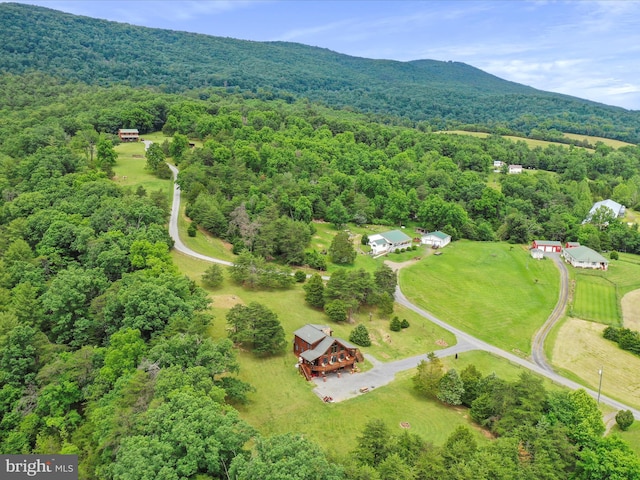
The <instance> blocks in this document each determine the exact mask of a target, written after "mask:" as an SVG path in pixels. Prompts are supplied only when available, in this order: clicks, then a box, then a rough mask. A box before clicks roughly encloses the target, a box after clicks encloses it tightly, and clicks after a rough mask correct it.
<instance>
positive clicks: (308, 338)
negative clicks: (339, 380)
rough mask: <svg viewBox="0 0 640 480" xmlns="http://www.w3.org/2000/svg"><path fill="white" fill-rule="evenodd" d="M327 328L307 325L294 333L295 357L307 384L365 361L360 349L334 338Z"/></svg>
mask: <svg viewBox="0 0 640 480" xmlns="http://www.w3.org/2000/svg"><path fill="white" fill-rule="evenodd" d="M332 334H333V331H332V330H331V327H329V326H327V325H314V324H307V325H305V326H304V327H301V328H299V329H298V330H296V331H295V332H293V353H294V354H295V355H296V356H297V357H298V369H299V371H300V373H301V374H302V375H304V377H305V378H306V379H307V380H311V378H313V377H316V376H324V375H326V374H327V373H330V372H340V371H343V370H351V369H353V368H354V364H355V363H356V362H361V361H362V360H363V357H362V354H361V353H360V350H359V349H358V347H357V346H355V345H354V344H352V343H351V342H348V341H346V340H344V339H342V338H338V337H334V336H332Z"/></svg>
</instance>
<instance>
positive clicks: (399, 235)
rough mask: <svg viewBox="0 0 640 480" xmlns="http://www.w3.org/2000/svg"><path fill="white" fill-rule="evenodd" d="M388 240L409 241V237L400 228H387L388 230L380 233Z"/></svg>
mask: <svg viewBox="0 0 640 480" xmlns="http://www.w3.org/2000/svg"><path fill="white" fill-rule="evenodd" d="M380 235H382V236H383V237H384V238H385V239H386V240H387V241H388V242H391V243H401V242H410V241H411V237H410V236H409V235H407V234H406V233H404V232H401V231H400V230H389V231H388V232H384V233H381V234H380Z"/></svg>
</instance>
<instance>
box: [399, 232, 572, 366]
mask: <svg viewBox="0 0 640 480" xmlns="http://www.w3.org/2000/svg"><path fill="white" fill-rule="evenodd" d="M559 278H560V277H559V272H558V269H557V268H556V266H555V265H554V263H553V262H552V261H551V260H549V259H544V260H534V259H532V258H531V257H530V255H529V252H528V250H527V249H526V247H523V246H515V245H508V244H505V243H480V242H469V241H458V242H455V243H452V244H450V245H448V246H447V247H446V248H444V249H443V250H442V255H440V256H435V255H431V256H428V257H425V258H424V259H423V260H421V261H420V262H418V263H416V264H414V265H412V266H410V267H407V268H404V269H402V270H401V271H400V285H401V286H402V291H403V292H404V293H405V295H406V296H407V297H408V298H409V299H411V300H412V301H413V302H414V303H416V304H417V305H420V306H421V307H422V308H424V309H425V310H427V311H429V312H431V313H433V314H434V315H436V316H437V317H439V318H440V319H441V320H444V321H445V322H448V323H450V324H451V325H454V326H456V327H458V328H460V329H461V330H464V331H466V332H468V333H470V334H471V335H474V336H476V337H478V338H481V339H483V340H485V341H487V342H489V343H492V344H494V345H496V346H499V347H501V348H503V349H505V350H508V351H512V352H515V353H519V354H521V355H523V356H526V355H528V354H529V353H530V351H531V339H532V337H533V335H534V333H535V332H536V330H537V329H538V328H540V326H541V325H542V324H543V323H544V322H545V320H546V319H547V317H548V316H549V314H550V313H551V311H552V310H553V308H554V306H555V304H556V302H557V300H558V288H559Z"/></svg>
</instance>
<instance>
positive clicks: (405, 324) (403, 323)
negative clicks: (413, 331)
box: [400, 318, 409, 328]
mask: <svg viewBox="0 0 640 480" xmlns="http://www.w3.org/2000/svg"><path fill="white" fill-rule="evenodd" d="M400 327H402V328H409V320H407V319H406V318H403V319H402V321H401V322H400Z"/></svg>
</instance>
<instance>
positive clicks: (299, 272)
mask: <svg viewBox="0 0 640 480" xmlns="http://www.w3.org/2000/svg"><path fill="white" fill-rule="evenodd" d="M293 278H294V279H295V281H296V282H297V283H304V281H305V280H306V279H307V274H306V273H304V272H303V271H302V270H297V271H296V273H294V274H293Z"/></svg>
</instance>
